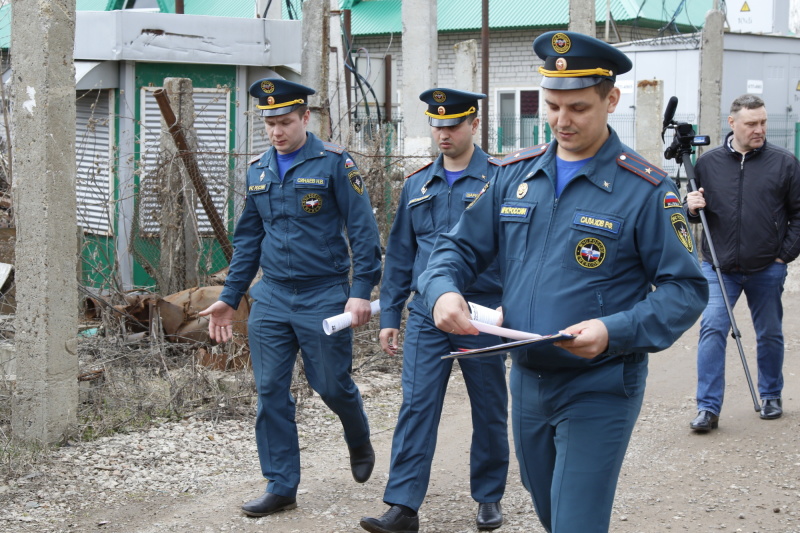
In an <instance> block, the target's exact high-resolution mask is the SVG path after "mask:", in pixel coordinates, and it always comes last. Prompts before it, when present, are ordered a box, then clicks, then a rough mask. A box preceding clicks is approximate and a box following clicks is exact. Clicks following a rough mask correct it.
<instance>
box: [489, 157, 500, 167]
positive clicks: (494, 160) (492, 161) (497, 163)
mask: <svg viewBox="0 0 800 533" xmlns="http://www.w3.org/2000/svg"><path fill="white" fill-rule="evenodd" d="M489 164H490V165H494V166H496V167H502V166H503V158H502V157H495V156H493V155H490V156H489Z"/></svg>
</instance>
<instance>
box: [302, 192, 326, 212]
mask: <svg viewBox="0 0 800 533" xmlns="http://www.w3.org/2000/svg"><path fill="white" fill-rule="evenodd" d="M300 203H301V205H302V206H303V211H305V212H306V213H311V214H314V213H318V212H319V210H320V209H322V197H321V196H320V195H319V194H315V193H310V194H306V195H305V196H303V200H302V201H301V202H300Z"/></svg>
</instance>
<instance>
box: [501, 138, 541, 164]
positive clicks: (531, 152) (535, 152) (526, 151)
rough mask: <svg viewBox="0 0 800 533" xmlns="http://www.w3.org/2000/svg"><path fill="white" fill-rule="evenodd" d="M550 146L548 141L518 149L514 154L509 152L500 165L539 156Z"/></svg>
mask: <svg viewBox="0 0 800 533" xmlns="http://www.w3.org/2000/svg"><path fill="white" fill-rule="evenodd" d="M548 146H550V145H549V144H548V143H544V144H539V145H536V146H531V147H530V148H523V149H522V150H519V151H516V152H514V153H513V154H508V155H507V156H505V157H504V158H503V160H502V161H500V166H502V167H504V166H506V165H510V164H511V163H516V162H517V161H524V160H526V159H531V158H533V157H539V156H540V155H542V154H543V153H545V152H546V151H547V147H548Z"/></svg>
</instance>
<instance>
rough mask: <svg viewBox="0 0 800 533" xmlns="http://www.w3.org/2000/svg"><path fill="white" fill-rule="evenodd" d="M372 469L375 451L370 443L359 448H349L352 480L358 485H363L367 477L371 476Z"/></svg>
mask: <svg viewBox="0 0 800 533" xmlns="http://www.w3.org/2000/svg"><path fill="white" fill-rule="evenodd" d="M374 467H375V450H373V449H372V443H371V442H370V441H367V443H366V444H362V445H361V446H357V447H355V448H350V471H351V472H352V473H353V479H355V480H356V481H358V482H359V483H365V482H366V481H367V480H368V479H369V476H371V475H372V469H373V468H374Z"/></svg>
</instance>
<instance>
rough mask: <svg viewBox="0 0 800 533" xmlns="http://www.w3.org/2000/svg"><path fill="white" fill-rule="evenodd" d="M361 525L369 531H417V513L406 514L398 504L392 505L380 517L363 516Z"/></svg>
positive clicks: (403, 532) (395, 532) (413, 532)
mask: <svg viewBox="0 0 800 533" xmlns="http://www.w3.org/2000/svg"><path fill="white" fill-rule="evenodd" d="M360 524H361V527H362V528H364V529H366V530H367V531H369V532H370V533H417V532H418V531H419V515H414V516H406V515H404V514H403V510H402V509H401V508H400V506H399V505H392V506H391V507H390V508H389V510H388V511H386V512H385V513H383V516H382V517H380V518H370V517H369V516H365V517H364V518H362V519H361V522H360Z"/></svg>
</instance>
